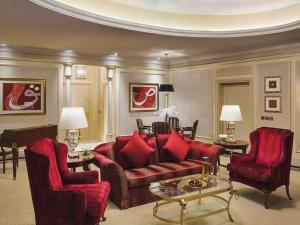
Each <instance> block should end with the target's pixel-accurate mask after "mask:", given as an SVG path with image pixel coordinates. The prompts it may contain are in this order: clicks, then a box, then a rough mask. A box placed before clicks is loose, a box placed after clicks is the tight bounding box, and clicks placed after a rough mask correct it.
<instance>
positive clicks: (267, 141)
mask: <svg viewBox="0 0 300 225" xmlns="http://www.w3.org/2000/svg"><path fill="white" fill-rule="evenodd" d="M293 135H294V134H293V132H291V131H290V130H285V129H277V128H268V127H262V128H259V129H257V130H255V131H254V132H252V133H251V134H250V141H251V150H250V152H249V153H248V154H239V155H233V156H232V159H231V162H230V164H228V165H227V168H228V170H229V175H230V180H232V181H236V182H240V183H243V184H246V185H249V186H251V187H254V188H257V189H258V190H261V191H263V192H264V194H265V208H266V209H267V208H269V206H268V198H269V194H270V193H271V192H272V191H275V190H276V189H277V188H278V187H280V186H281V185H285V186H286V192H287V195H288V197H289V199H292V198H291V196H290V194H289V182H290V167H291V158H292V149H293Z"/></svg>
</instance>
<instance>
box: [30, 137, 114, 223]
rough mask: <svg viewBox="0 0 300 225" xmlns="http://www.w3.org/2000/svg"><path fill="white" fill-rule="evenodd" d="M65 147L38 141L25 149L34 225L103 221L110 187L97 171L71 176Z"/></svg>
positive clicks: (44, 140) (51, 142)
mask: <svg viewBox="0 0 300 225" xmlns="http://www.w3.org/2000/svg"><path fill="white" fill-rule="evenodd" d="M67 151H68V150H67V146H66V145H64V144H61V143H55V142H54V141H52V140H50V139H46V138H45V139H41V140H39V141H36V142H34V143H32V144H31V145H29V146H28V147H27V149H26V150H25V158H26V165H27V171H28V178H29V184H30V189H31V195H32V201H33V206H34V212H35V220H36V224H37V225H95V224H98V223H99V222H100V219H101V218H102V219H103V218H104V211H105V208H106V204H107V199H108V195H109V192H110V185H109V183H108V182H99V177H98V176H99V175H98V171H88V172H79V173H71V172H70V171H69V169H68V167H67V163H66V161H67Z"/></svg>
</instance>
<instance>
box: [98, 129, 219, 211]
mask: <svg viewBox="0 0 300 225" xmlns="http://www.w3.org/2000/svg"><path fill="white" fill-rule="evenodd" d="M159 136H160V135H158V137H159ZM162 136H163V138H161V139H160V140H159V139H157V140H156V139H155V138H150V139H148V142H147V143H148V144H149V145H150V146H151V147H153V148H155V150H156V151H155V153H154V154H151V155H150V157H149V163H147V164H146V165H145V166H144V167H141V168H133V167H132V165H131V163H130V162H129V161H128V160H127V158H126V157H124V156H123V154H121V149H123V147H124V146H125V145H126V144H127V143H128V142H129V141H130V138H131V136H120V137H117V138H116V143H114V144H112V143H107V144H102V145H99V146H97V147H96V148H95V150H94V152H93V153H94V155H95V159H96V160H95V164H96V165H97V166H98V167H99V168H100V173H101V180H106V181H109V183H110V185H111V195H110V198H111V200H112V202H113V203H115V204H116V205H117V206H118V207H119V208H121V209H126V208H130V207H133V206H137V205H142V204H145V203H149V202H153V201H155V199H154V196H153V195H152V194H151V193H150V191H149V184H150V182H156V181H161V180H164V179H170V178H175V177H180V176H186V175H192V174H197V173H201V171H202V161H201V159H202V157H203V156H204V155H206V156H209V162H211V163H213V162H217V159H218V157H219V154H220V153H221V152H222V151H224V149H223V148H222V147H219V146H216V145H210V144H203V143H201V142H197V141H191V142H190V146H191V147H190V150H189V153H188V155H187V159H186V160H185V161H182V162H176V161H175V160H174V159H173V158H172V157H171V158H170V161H163V160H162V159H161V152H162V151H163V150H162V149H161V148H160V147H159V146H164V145H165V143H166V142H167V141H168V138H169V137H170V134H162ZM143 138H144V140H147V136H146V135H145V136H144V137H143ZM160 141H161V142H163V143H160ZM106 151H108V152H106ZM164 152H167V151H164ZM167 153H168V152H167Z"/></svg>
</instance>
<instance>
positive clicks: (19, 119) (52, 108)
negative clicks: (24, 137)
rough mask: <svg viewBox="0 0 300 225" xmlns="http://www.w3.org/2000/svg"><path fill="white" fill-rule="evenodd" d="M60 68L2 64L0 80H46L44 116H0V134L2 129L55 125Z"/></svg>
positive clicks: (50, 65) (57, 116)
mask: <svg viewBox="0 0 300 225" xmlns="http://www.w3.org/2000/svg"><path fill="white" fill-rule="evenodd" d="M61 70H62V68H60V66H59V65H54V64H41V63H34V64H32V63H21V62H4V61H3V62H2V63H1V65H0V78H28V79H46V115H26V116H24V115H0V133H2V131H3V130H4V129H10V128H21V127H29V126H36V125H42V124H57V123H58V119H59V108H60V106H61V102H62V97H63V95H62V93H60V88H59V81H60V80H61V79H62V74H61Z"/></svg>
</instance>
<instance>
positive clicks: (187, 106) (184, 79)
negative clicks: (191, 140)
mask: <svg viewBox="0 0 300 225" xmlns="http://www.w3.org/2000/svg"><path fill="white" fill-rule="evenodd" d="M171 76H172V82H173V85H174V89H175V92H174V93H173V96H172V103H171V104H172V105H174V106H176V110H177V111H178V112H179V121H180V125H181V126H184V127H186V126H192V125H193V122H194V121H195V120H199V124H198V129H197V133H196V136H199V137H202V138H208V139H212V137H213V112H212V109H213V72H212V70H207V71H201V70H196V71H188V70H187V71H178V72H174V73H171Z"/></svg>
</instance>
